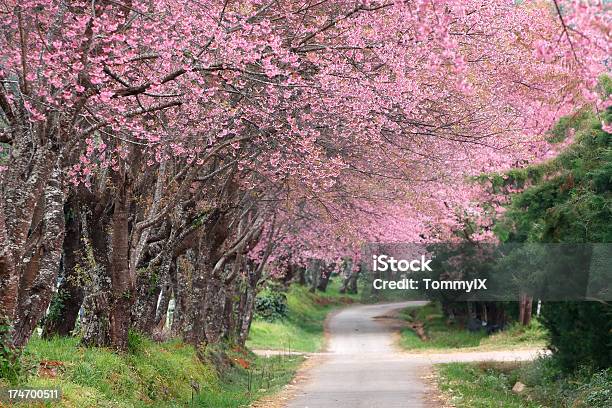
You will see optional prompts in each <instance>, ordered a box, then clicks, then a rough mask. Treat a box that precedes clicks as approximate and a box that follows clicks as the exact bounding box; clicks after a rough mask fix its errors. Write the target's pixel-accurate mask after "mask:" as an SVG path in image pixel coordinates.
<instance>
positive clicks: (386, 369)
mask: <svg viewBox="0 0 612 408" xmlns="http://www.w3.org/2000/svg"><path fill="white" fill-rule="evenodd" d="M420 304H424V302H402V303H388V304H377V305H364V306H354V307H350V308H347V309H344V310H342V311H341V312H339V313H338V314H336V315H335V316H333V317H332V318H331V320H330V321H329V326H328V329H329V336H330V337H329V342H328V351H329V353H328V355H327V356H326V358H325V360H324V362H323V363H322V364H321V365H318V366H317V367H314V368H313V369H312V370H311V371H310V372H309V380H308V381H307V382H306V383H305V384H304V385H303V386H302V387H300V389H299V390H298V392H297V393H296V396H295V398H294V399H293V400H292V401H290V402H289V404H288V407H289V408H329V407H335V408H345V407H346V408H349V407H355V408H357V407H363V408H366V407H367V408H374V407H386V408H393V407H415V408H416V407H424V406H425V405H424V404H423V402H422V401H423V400H424V393H425V391H426V387H425V385H424V384H423V383H422V382H421V379H420V378H421V376H422V375H423V374H424V373H425V370H426V369H427V366H428V363H427V362H426V361H422V362H419V361H414V362H410V363H407V362H406V360H405V359H404V358H402V353H401V352H399V351H398V350H397V349H396V348H395V347H394V345H393V336H392V334H393V330H392V328H390V327H389V326H388V325H386V324H384V323H382V322H379V321H377V320H376V319H375V317H377V316H383V315H385V314H388V313H390V312H392V311H393V310H396V309H400V308H404V307H407V306H417V305H420Z"/></svg>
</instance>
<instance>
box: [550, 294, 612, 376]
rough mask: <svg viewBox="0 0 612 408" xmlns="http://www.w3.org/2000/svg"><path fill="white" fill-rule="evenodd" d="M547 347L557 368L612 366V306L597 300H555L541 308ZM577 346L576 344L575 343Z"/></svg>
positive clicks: (569, 369)
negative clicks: (556, 362)
mask: <svg viewBox="0 0 612 408" xmlns="http://www.w3.org/2000/svg"><path fill="white" fill-rule="evenodd" d="M542 324H543V326H544V327H546V329H547V330H548V333H549V337H548V340H549V348H550V349H551V350H552V351H553V353H554V354H555V356H556V357H557V361H558V362H559V364H560V368H561V369H562V370H563V371H564V372H566V373H570V372H572V371H575V370H577V369H578V368H580V367H581V366H589V367H592V368H593V369H604V368H607V367H610V366H612V353H610V344H612V308H611V307H610V305H609V304H606V303H598V302H555V303H546V304H544V305H543V307H542ZM578 345H579V346H578Z"/></svg>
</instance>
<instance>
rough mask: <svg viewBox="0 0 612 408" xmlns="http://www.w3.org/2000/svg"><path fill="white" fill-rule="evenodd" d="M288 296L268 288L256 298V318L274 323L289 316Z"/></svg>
mask: <svg viewBox="0 0 612 408" xmlns="http://www.w3.org/2000/svg"><path fill="white" fill-rule="evenodd" d="M287 311H288V310H287V296H286V295H285V294H284V293H282V292H278V291H274V290H271V289H269V288H266V289H264V290H262V291H261V292H259V294H258V295H257V297H256V298H255V317H257V318H259V319H262V320H266V321H268V322H272V321H275V320H278V319H282V318H284V317H286V316H287Z"/></svg>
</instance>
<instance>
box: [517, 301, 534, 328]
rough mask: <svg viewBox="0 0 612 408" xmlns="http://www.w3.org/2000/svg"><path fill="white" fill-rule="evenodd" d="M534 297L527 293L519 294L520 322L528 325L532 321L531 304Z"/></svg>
mask: <svg viewBox="0 0 612 408" xmlns="http://www.w3.org/2000/svg"><path fill="white" fill-rule="evenodd" d="M532 303H533V298H532V297H531V296H528V295H527V294H525V293H521V294H520V296H519V323H520V324H522V325H523V326H527V325H528V324H529V323H530V322H531V307H532V306H531V305H532Z"/></svg>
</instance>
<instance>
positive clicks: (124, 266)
mask: <svg viewBox="0 0 612 408" xmlns="http://www.w3.org/2000/svg"><path fill="white" fill-rule="evenodd" d="M126 184H127V183H126V180H125V179H124V180H121V181H120V182H119V183H118V185H117V190H118V191H117V195H116V198H115V206H114V211H113V218H112V221H111V223H112V237H111V245H112V255H111V262H110V276H111V289H112V291H111V305H110V315H109V318H110V341H111V345H112V346H113V347H114V348H116V349H118V350H126V349H127V345H128V344H127V340H128V331H129V328H130V311H131V307H132V305H133V303H134V298H135V291H134V282H132V279H131V276H130V273H129V272H130V269H129V226H128V196H129V192H128V189H127V186H126Z"/></svg>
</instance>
